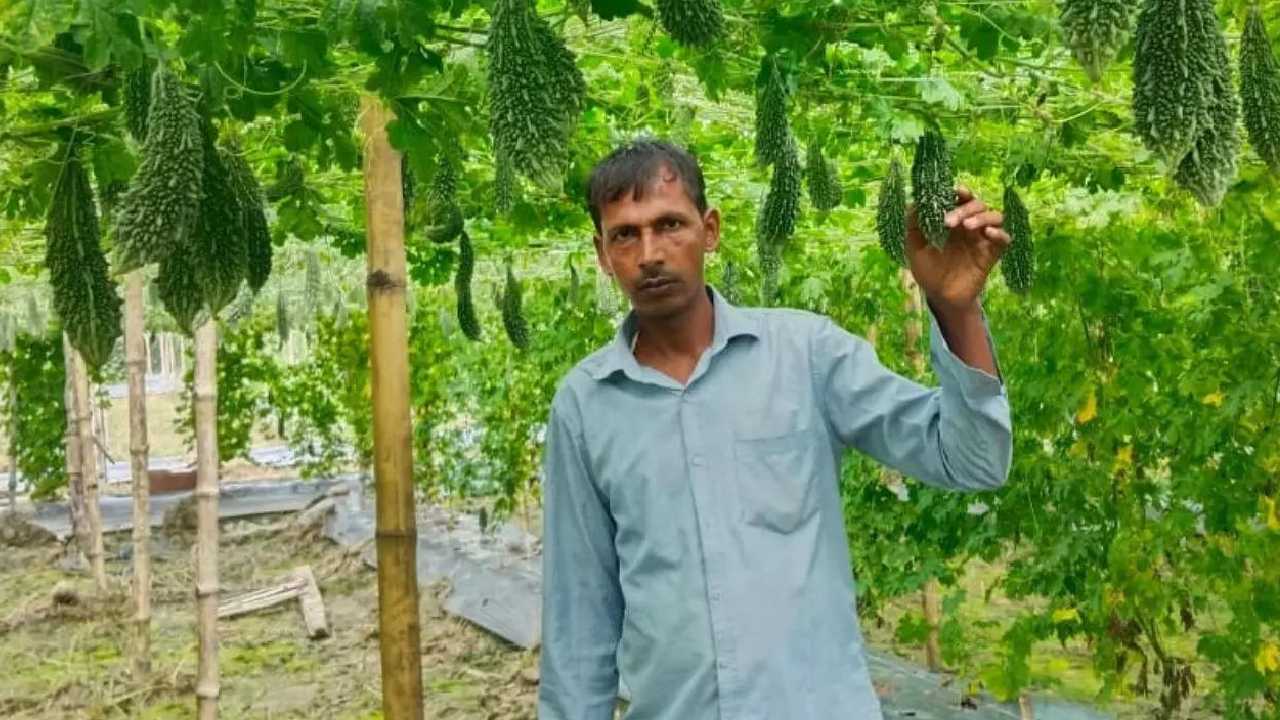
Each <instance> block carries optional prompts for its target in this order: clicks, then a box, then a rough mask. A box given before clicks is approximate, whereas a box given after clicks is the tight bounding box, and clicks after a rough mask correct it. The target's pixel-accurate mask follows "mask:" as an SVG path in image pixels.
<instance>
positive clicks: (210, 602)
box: [195, 318, 221, 720]
mask: <svg viewBox="0 0 1280 720" xmlns="http://www.w3.org/2000/svg"><path fill="white" fill-rule="evenodd" d="M217 363H218V323H217V321H216V320H214V319H212V318H210V319H209V320H206V321H205V322H204V324H202V325H201V326H200V327H198V328H196V338H195V411H196V491H195V498H196V617H197V620H196V624H197V634H198V636H199V640H200V662H199V665H198V667H197V669H196V706H197V710H198V715H199V718H200V720H216V718H217V717H218V696H219V694H220V692H221V689H220V687H219V684H218V414H217V408H218V374H217Z"/></svg>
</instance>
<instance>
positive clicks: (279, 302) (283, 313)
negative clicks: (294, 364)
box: [276, 290, 289, 348]
mask: <svg viewBox="0 0 1280 720" xmlns="http://www.w3.org/2000/svg"><path fill="white" fill-rule="evenodd" d="M276 337H277V338H278V339H279V340H280V345H279V346H280V347H281V348H283V347H284V344H285V343H286V342H288V341H289V301H288V300H287V299H286V298H285V296H284V290H280V291H277V292H276Z"/></svg>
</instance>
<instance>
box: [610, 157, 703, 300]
mask: <svg viewBox="0 0 1280 720" xmlns="http://www.w3.org/2000/svg"><path fill="white" fill-rule="evenodd" d="M600 226H601V229H600V234H599V235H597V236H596V238H595V243H596V257H597V259H598V260H599V262H600V267H601V268H602V269H603V270H604V271H605V272H607V273H609V274H610V275H612V276H613V277H614V278H616V279H617V281H618V285H619V286H620V287H621V288H622V291H623V292H625V293H626V294H627V297H629V298H630V299H631V306H632V308H634V309H635V312H636V314H637V315H639V316H641V317H645V318H655V319H661V318H669V317H672V316H675V315H679V314H680V313H682V312H684V311H685V310H687V309H688V308H689V307H691V306H692V305H693V303H694V302H695V301H697V299H698V294H699V293H701V292H704V290H703V288H704V285H703V276H702V259H703V257H704V255H706V253H709V252H713V251H714V250H715V249H716V247H717V246H718V245H719V243H720V214H719V212H718V211H716V210H714V209H712V210H708V211H707V212H706V214H703V213H700V212H698V207H697V205H695V204H694V202H693V199H692V198H690V197H689V195H688V194H687V193H685V190H684V184H683V183H682V182H681V181H680V179H679V178H678V177H676V175H675V173H673V172H671V171H670V170H668V169H666V168H664V169H663V170H662V171H660V172H659V173H658V175H657V177H656V178H654V180H653V181H651V183H650V185H649V186H648V187H647V188H645V192H644V197H643V198H641V199H639V200H637V199H635V198H634V197H633V193H630V192H627V193H623V195H622V197H620V198H618V199H617V200H615V201H614V202H611V203H608V204H606V205H605V206H604V207H602V208H600Z"/></svg>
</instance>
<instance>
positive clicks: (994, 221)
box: [964, 210, 1004, 230]
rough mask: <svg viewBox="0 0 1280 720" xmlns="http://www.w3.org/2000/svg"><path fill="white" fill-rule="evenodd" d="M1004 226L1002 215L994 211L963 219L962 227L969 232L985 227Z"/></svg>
mask: <svg viewBox="0 0 1280 720" xmlns="http://www.w3.org/2000/svg"><path fill="white" fill-rule="evenodd" d="M1003 224H1004V215H1002V214H1000V213H999V212H997V211H995V210H987V211H985V212H980V213H977V214H975V215H970V216H969V217H967V218H965V220H964V226H965V227H966V228H967V229H969V230H977V229H978V228H980V227H985V226H990V225H994V226H997V227H998V226H1000V225H1003Z"/></svg>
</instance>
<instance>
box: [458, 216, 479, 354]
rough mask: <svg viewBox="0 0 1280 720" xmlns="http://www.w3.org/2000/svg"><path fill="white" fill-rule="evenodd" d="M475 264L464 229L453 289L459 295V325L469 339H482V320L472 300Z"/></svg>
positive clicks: (460, 237) (472, 251) (474, 256)
mask: <svg viewBox="0 0 1280 720" xmlns="http://www.w3.org/2000/svg"><path fill="white" fill-rule="evenodd" d="M475 266H476V255H475V250H473V249H472V247H471V238H469V237H467V232H466V231H465V230H464V231H462V232H461V233H459V234H458V272H457V274H456V275H454V277H453V289H454V292H455V293H457V296H458V327H460V328H462V334H463V335H466V336H467V339H468V340H479V339H480V322H479V321H478V320H476V308H475V305H474V304H473V303H472V301H471V274H472V273H473V272H474V271H475Z"/></svg>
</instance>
